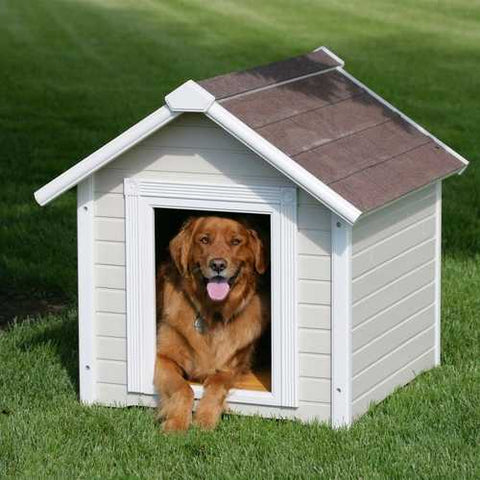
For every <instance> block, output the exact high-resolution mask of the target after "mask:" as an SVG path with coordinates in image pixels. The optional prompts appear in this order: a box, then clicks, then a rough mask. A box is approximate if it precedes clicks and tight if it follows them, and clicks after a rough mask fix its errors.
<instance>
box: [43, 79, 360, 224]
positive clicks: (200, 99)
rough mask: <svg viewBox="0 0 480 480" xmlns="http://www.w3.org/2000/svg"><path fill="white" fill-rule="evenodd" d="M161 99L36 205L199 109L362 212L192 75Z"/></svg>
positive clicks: (335, 205) (286, 169) (291, 174)
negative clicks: (226, 106)
mask: <svg viewBox="0 0 480 480" xmlns="http://www.w3.org/2000/svg"><path fill="white" fill-rule="evenodd" d="M165 101H166V105H165V106H163V107H161V108H160V109H158V110H156V111H155V112H153V113H152V114H150V115H149V116H148V117H146V118H144V119H143V120H141V121H140V122H138V123H137V124H135V125H134V126H133V127H131V128H129V129H128V130H127V131H125V132H124V133H122V134H121V135H119V136H118V137H116V138H115V139H113V140H112V141H110V142H109V143H107V144H106V145H104V146H103V147H101V148H100V149H99V150H97V151H96V152H94V153H93V154H91V155H90V156H88V157H86V158H85V159H84V160H82V161H81V162H79V163H77V164H76V165H74V166H73V167H72V168H70V169H69V170H67V171H66V172H64V173H62V174H61V175H59V176H58V177H56V178H55V179H54V180H52V181H51V182H50V183H47V184H46V185H45V186H43V187H42V188H40V189H39V190H37V191H36V192H35V199H36V200H37V202H38V203H39V204H40V205H45V204H47V203H48V202H50V201H51V200H53V199H54V198H56V197H58V196H59V195H61V194H62V193H64V192H65V191H67V190H69V189H70V188H72V187H74V186H75V185H77V184H78V183H80V182H81V181H82V180H84V179H85V178H87V177H88V176H89V175H92V174H93V173H94V172H96V171H97V170H99V169H101V168H102V167H104V166H105V165H107V164H108V163H109V162H111V161H112V160H114V159H115V158H117V157H118V156H119V155H121V154H122V153H124V152H125V151H127V150H129V149H130V148H132V147H133V146H135V145H136V144H138V143H139V142H141V141H142V140H143V139H144V138H146V137H148V136H149V135H151V134H152V133H154V132H155V131H157V130H159V129H160V128H162V127H163V126H165V125H167V124H168V123H169V122H171V121H172V120H173V119H174V118H176V117H177V116H179V115H180V114H181V113H182V112H202V113H204V114H205V115H206V116H207V117H208V118H210V119H211V120H213V121H214V122H215V123H216V124H218V125H219V126H220V127H222V128H223V129H224V130H226V131H227V132H228V133H230V134H231V135H232V136H233V137H235V138H236V139H237V140H239V141H240V142H242V143H243V144H244V145H246V146H247V147H248V148H249V149H250V150H252V151H253V152H255V153H256V154H257V155H258V156H260V157H261V158H263V159H264V160H265V161H266V162H268V163H269V164H270V165H272V166H273V167H274V168H276V169H277V170H279V171H280V172H282V173H283V174H284V175H285V176H286V177H288V178H289V179H290V180H292V182H294V183H295V184H297V185H298V186H299V187H301V188H303V189H304V190H305V191H307V192H308V193H309V194H310V195H312V196H313V197H314V198H316V199H317V200H318V201H320V202H321V203H323V204H324V205H325V206H327V207H328V208H329V209H330V210H332V211H333V212H335V213H336V214H337V215H338V216H339V217H341V218H343V219H344V220H345V221H346V222H348V223H349V224H353V223H355V221H356V220H357V219H358V217H359V216H360V215H361V213H362V212H361V211H360V210H359V209H358V208H356V207H355V206H354V205H352V204H351V203H350V202H348V201H347V200H345V199H344V198H343V197H341V196H340V195H339V194H338V193H336V192H335V191H334V190H332V189H331V188H330V187H328V186H327V185H326V184H324V183H323V182H322V181H321V180H319V179H318V178H317V177H315V176H314V175H312V174H311V173H309V172H308V171H307V170H305V169H304V168H302V167H301V166H300V165H298V164H297V163H296V162H294V161H293V160H292V159H291V158H290V157H289V156H288V155H286V154H285V153H283V152H282V151H281V150H279V149H278V148H277V147H275V146H274V145H272V144H271V143H270V142H268V141H267V140H265V139H264V138H263V137H262V136H261V135H259V134H258V133H256V132H255V131H254V130H253V129H251V128H250V127H249V126H247V125H246V124H245V123H243V122H242V121H241V120H239V119H238V118H237V117H236V116H234V115H232V114H231V113H230V112H228V111H227V110H226V109H225V108H223V107H222V106H221V105H220V104H219V103H218V102H217V101H216V100H215V98H214V97H213V95H211V94H210V93H209V92H207V90H205V89H204V88H202V87H201V86H200V85H198V84H197V83H196V82H194V81H193V80H189V81H187V82H185V83H184V84H183V85H181V86H180V87H178V88H177V89H175V90H174V91H173V92H171V93H170V94H168V95H167V96H166V97H165Z"/></svg>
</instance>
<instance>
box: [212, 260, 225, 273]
mask: <svg viewBox="0 0 480 480" xmlns="http://www.w3.org/2000/svg"><path fill="white" fill-rule="evenodd" d="M209 265H210V268H211V269H212V270H213V271H214V272H217V273H220V272H221V271H223V270H225V269H226V268H227V261H226V260H225V259H224V258H213V259H212V260H210V264H209Z"/></svg>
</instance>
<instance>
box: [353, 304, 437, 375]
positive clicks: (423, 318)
mask: <svg viewBox="0 0 480 480" xmlns="http://www.w3.org/2000/svg"><path fill="white" fill-rule="evenodd" d="M434 322H435V308H434V306H433V305H431V306H430V307H428V308H427V309H424V310H422V311H420V312H418V313H416V314H414V315H413V316H411V317H410V318H409V319H408V320H406V321H405V322H404V323H402V324H400V325H398V326H397V327H395V328H394V329H392V330H390V331H388V332H387V333H385V334H384V335H382V336H381V337H379V338H377V339H376V340H374V341H373V342H372V343H370V344H368V345H367V346H366V347H365V348H363V349H361V350H360V351H358V352H356V353H354V354H353V362H352V364H353V374H354V375H357V374H358V373H359V372H361V371H362V370H363V369H365V368H366V367H368V365H370V364H371V363H373V362H375V361H376V360H377V359H380V358H381V357H383V356H384V355H386V354H387V353H388V352H390V351H392V350H395V349H396V348H398V347H400V345H402V344H403V343H405V342H407V341H408V340H409V339H410V338H412V337H414V336H415V335H417V334H418V333H420V332H421V331H423V330H425V329H426V328H427V327H429V326H433V324H434Z"/></svg>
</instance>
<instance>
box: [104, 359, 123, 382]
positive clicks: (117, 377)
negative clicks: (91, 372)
mask: <svg viewBox="0 0 480 480" xmlns="http://www.w3.org/2000/svg"><path fill="white" fill-rule="evenodd" d="M97 381H98V382H105V383H116V384H118V385H126V384H127V362H112V361H109V360H98V361H97Z"/></svg>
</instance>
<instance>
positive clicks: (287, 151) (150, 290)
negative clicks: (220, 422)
mask: <svg viewBox="0 0 480 480" xmlns="http://www.w3.org/2000/svg"><path fill="white" fill-rule="evenodd" d="M165 103H166V105H164V106H162V107H161V108H160V109H159V110H156V111H155V112H153V113H152V114H151V115H149V116H148V117H146V118H145V119H143V120H142V121H140V122H139V123H137V124H136V125H134V126H133V127H132V128H130V129H129V130H127V131H126V132H124V133H123V134H121V135H120V136H119V137H117V138H115V139H114V140H112V141H111V142H109V143H108V144H106V145H105V146H103V147H102V148H100V149H99V150H98V151H96V152H95V153H93V154H92V155H90V156H89V157H87V158H85V159H84V160H82V161H81V162H79V163H78V164H76V165H75V166H73V167H72V168H71V169H69V170H68V171H66V172H65V173H63V174H61V175H60V176H59V177H57V178H55V179H54V180H52V181H51V182H50V183H48V184H47V185H45V186H44V187H43V188H41V189H40V190H38V191H37V192H36V193H35V198H36V200H37V201H38V203H39V204H41V205H45V204H46V203H48V202H50V201H51V200H53V199H54V198H56V197H57V196H59V195H61V194H62V193H63V192H65V191H67V190H68V189H70V188H72V187H74V186H75V185H77V187H78V262H79V268H78V275H79V330H80V397H81V400H82V401H84V402H86V403H100V404H108V405H155V403H156V398H155V395H154V393H155V392H154V389H153V385H152V374H153V367H154V352H155V287H154V285H155V258H154V257H155V211H156V209H171V210H178V209H186V210H195V211H198V210H200V211H207V212H216V211H221V212H247V213H256V214H263V215H268V216H269V220H270V233H271V245H270V247H271V262H270V263H271V291H272V319H271V320H272V331H271V387H269V389H268V390H267V391H265V390H264V391H261V390H258V389H257V390H256V389H249V388H237V389H235V390H233V391H232V392H231V395H230V397H229V405H230V407H231V408H232V409H233V410H235V411H238V412H241V413H247V414H248V413H259V414H261V415H264V416H281V417H289V418H299V419H303V420H312V419H318V420H320V421H326V422H331V424H332V425H333V426H339V425H345V424H346V425H348V424H350V423H351V421H352V420H353V419H354V418H355V417H357V416H359V415H360V414H362V413H363V412H365V411H366V410H367V408H368V406H369V404H370V403H371V402H378V401H380V400H382V399H383V398H385V397H386V396H387V395H388V394H389V393H390V392H392V391H393V390H394V389H395V388H396V387H398V386H400V385H404V384H405V383H407V382H408V381H410V380H411V379H412V378H414V377H415V375H417V374H418V373H419V372H421V371H422V370H425V369H428V368H431V367H433V366H435V365H438V363H439V361H440V270H441V263H440V262H441V255H440V245H441V229H440V226H441V180H442V179H444V178H445V177H447V176H449V175H452V174H454V173H459V172H461V171H462V170H463V169H464V168H465V167H466V165H467V161H466V160H465V159H463V158H462V157H461V156H460V155H458V154H457V153H455V152H453V151H452V150H451V149H450V148H448V147H447V146H446V145H444V144H443V143H442V142H440V141H439V140H437V139H436V138H435V137H433V136H432V135H430V134H429V133H428V132H426V131H425V130H424V129H423V128H421V127H420V126H418V125H417V124H416V123H415V122H413V121H412V120H410V119H409V118H407V117H406V116H405V115H403V114H402V113H400V112H399V111H398V110H396V109H395V108H394V107H393V106H391V105H390V104H389V103H387V102H386V101H385V100H383V99H381V98H380V97H379V96H378V95H376V94H375V93H373V92H372V91H371V90H369V89H368V88H367V87H365V86H364V85H362V84H361V83H360V82H359V81H358V80H356V79H355V78H353V77H352V76H351V75H350V74H348V73H347V72H346V71H345V70H344V69H343V62H342V61H341V60H340V59H339V58H338V57H337V56H335V55H334V54H332V53H331V52H329V51H328V50H327V49H326V48H323V47H322V48H320V49H318V50H316V51H315V52H313V53H310V54H307V55H303V56H299V57H296V58H292V59H288V60H285V61H282V62H277V63H273V64H270V65H267V66H263V67H258V68H254V69H251V70H247V71H244V72H237V73H231V74H227V75H222V76H219V77H215V78H211V79H208V80H205V81H202V82H198V83H196V82H194V81H191V80H190V81H188V82H186V83H184V84H183V85H181V86H180V87H178V88H177V89H176V90H174V91H173V92H172V93H170V94H169V95H167V96H166V97H165ZM195 389H196V394H197V396H198V395H201V393H202V392H201V387H198V386H196V387H195Z"/></svg>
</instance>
